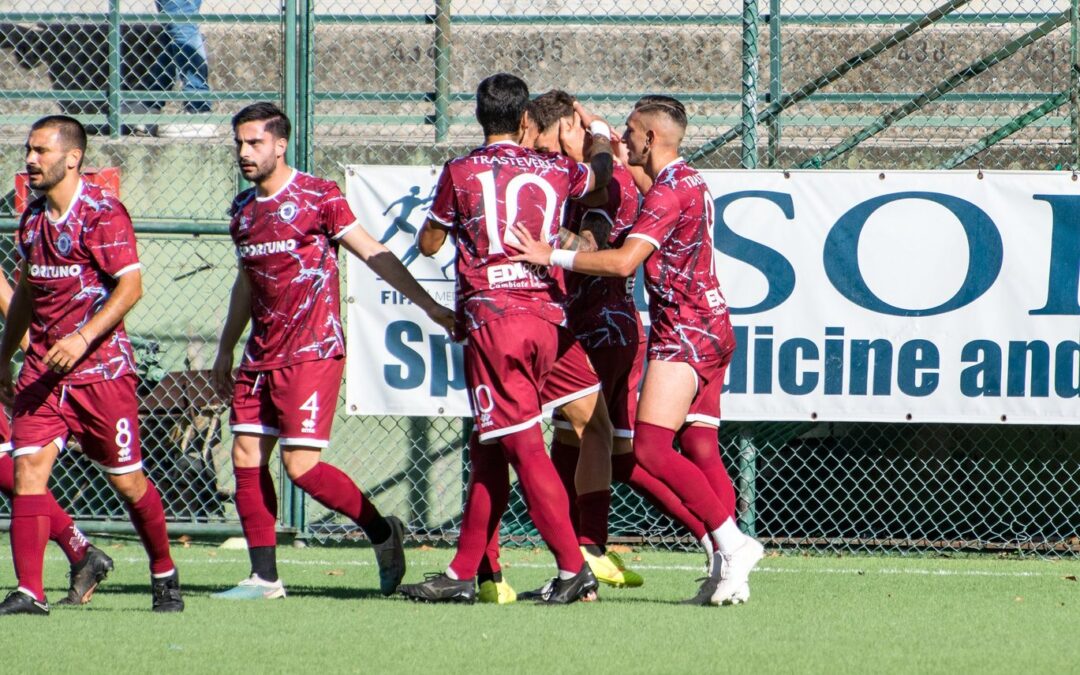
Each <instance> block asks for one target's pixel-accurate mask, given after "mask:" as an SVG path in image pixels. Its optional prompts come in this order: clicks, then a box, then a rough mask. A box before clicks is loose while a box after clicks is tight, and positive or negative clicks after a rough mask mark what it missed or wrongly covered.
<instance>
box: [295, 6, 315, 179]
mask: <svg viewBox="0 0 1080 675" xmlns="http://www.w3.org/2000/svg"><path fill="white" fill-rule="evenodd" d="M297 14H298V21H297V33H296V45H297V49H296V77H297V80H296V93H297V101H296V118H295V120H296V126H295V129H296V131H295V133H296V164H295V165H294V166H296V168H298V169H300V170H301V171H308V172H310V171H311V168H312V161H313V157H312V152H313V149H314V146H315V143H314V139H313V138H312V134H313V133H314V129H315V124H314V116H315V105H314V104H315V64H314V59H315V50H314V37H315V17H314V3H313V2H312V0H299V4H298V5H297Z"/></svg>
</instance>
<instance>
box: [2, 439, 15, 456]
mask: <svg viewBox="0 0 1080 675" xmlns="http://www.w3.org/2000/svg"><path fill="white" fill-rule="evenodd" d="M13 447H14V446H12V445H11V441H8V442H7V443H0V455H2V454H4V453H5V452H11V450H12V448H13Z"/></svg>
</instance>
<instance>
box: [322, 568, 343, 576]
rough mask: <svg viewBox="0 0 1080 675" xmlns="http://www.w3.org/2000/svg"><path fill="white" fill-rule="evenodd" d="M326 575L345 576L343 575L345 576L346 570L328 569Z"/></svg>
mask: <svg viewBox="0 0 1080 675" xmlns="http://www.w3.org/2000/svg"><path fill="white" fill-rule="evenodd" d="M326 576H328V577H343V576H345V570H326Z"/></svg>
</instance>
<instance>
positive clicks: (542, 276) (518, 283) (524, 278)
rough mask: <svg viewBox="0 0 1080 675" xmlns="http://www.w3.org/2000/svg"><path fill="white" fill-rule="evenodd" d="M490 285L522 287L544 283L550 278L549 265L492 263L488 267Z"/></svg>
mask: <svg viewBox="0 0 1080 675" xmlns="http://www.w3.org/2000/svg"><path fill="white" fill-rule="evenodd" d="M487 277H488V285H489V286H491V287H492V288H494V287H512V288H520V287H525V286H531V285H534V284H541V283H544V282H545V281H546V280H547V279H548V278H549V275H548V271H547V267H540V266H539V265H532V264H527V263H521V262H514V263H508V264H506V265H492V266H491V267H488V268H487Z"/></svg>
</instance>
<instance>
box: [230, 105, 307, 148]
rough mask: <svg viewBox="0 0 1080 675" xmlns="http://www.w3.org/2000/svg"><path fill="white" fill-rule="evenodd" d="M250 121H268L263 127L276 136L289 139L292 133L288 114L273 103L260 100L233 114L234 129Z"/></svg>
mask: <svg viewBox="0 0 1080 675" xmlns="http://www.w3.org/2000/svg"><path fill="white" fill-rule="evenodd" d="M248 122H266V124H265V125H264V126H263V128H264V129H265V130H266V131H269V132H270V134H271V135H272V136H274V137H275V138H284V139H285V140H289V134H290V133H292V124H290V123H289V117H288V115H286V114H285V112H284V111H283V110H282V109H281V108H279V107H277V106H276V105H274V104H273V103H267V102H265V101H260V102H259V103H252V104H251V105H249V106H245V107H244V108H243V109H242V110H241V111H240V112H238V113H236V114H235V115H233V118H232V128H233V131H236V128H237V127H238V126H240V125H241V124H247V123H248Z"/></svg>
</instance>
